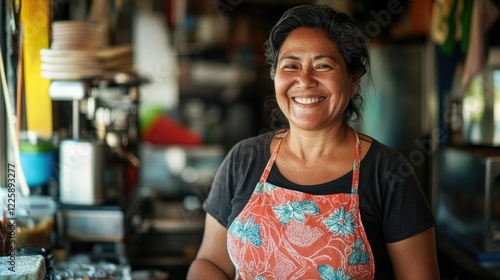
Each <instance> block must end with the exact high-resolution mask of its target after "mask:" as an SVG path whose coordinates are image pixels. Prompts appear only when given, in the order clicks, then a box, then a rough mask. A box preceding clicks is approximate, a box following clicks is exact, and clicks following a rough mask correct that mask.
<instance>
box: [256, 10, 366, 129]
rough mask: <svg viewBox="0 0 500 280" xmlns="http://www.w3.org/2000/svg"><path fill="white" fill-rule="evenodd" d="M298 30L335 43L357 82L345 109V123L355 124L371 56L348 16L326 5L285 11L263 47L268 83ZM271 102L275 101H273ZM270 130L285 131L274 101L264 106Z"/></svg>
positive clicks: (281, 114) (364, 40)
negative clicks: (288, 40) (285, 44)
mask: <svg viewBox="0 0 500 280" xmlns="http://www.w3.org/2000/svg"><path fill="white" fill-rule="evenodd" d="M299 27H315V28H319V29H321V30H323V31H324V32H325V33H326V34H327V35H328V36H329V37H330V39H331V40H332V41H333V42H335V43H336V44H337V46H338V48H339V50H340V53H341V54H342V57H343V58H344V60H345V62H346V64H347V71H348V72H349V75H353V76H354V77H355V78H357V79H358V85H357V86H356V90H355V95H354V97H353V98H352V99H351V100H350V101H349V104H348V105H347V109H346V114H345V117H344V121H346V122H348V121H357V120H359V119H360V118H361V109H362V105H363V97H362V96H361V95H360V91H361V89H360V87H359V79H360V78H361V77H362V76H363V75H364V74H366V73H367V72H368V70H369V67H370V54H369V50H368V43H367V41H366V39H365V37H364V36H363V34H362V33H361V31H360V30H359V29H358V28H357V27H356V26H355V25H354V23H353V22H352V21H351V19H350V18H349V16H347V15H346V14H345V13H342V12H340V11H338V10H335V9H333V8H331V7H329V6H326V5H312V4H307V5H300V6H296V7H293V8H290V9H289V10H287V11H286V12H285V13H284V14H283V16H282V17H281V19H280V20H279V21H278V22H277V23H276V25H274V27H273V28H272V29H271V33H270V35H269V39H268V40H267V41H266V43H265V44H264V48H265V56H266V62H267V63H268V64H269V65H270V66H271V79H273V80H274V75H275V74H276V65H277V61H278V55H279V51H280V49H281V46H282V44H283V42H284V41H285V39H286V37H287V36H288V35H289V34H290V32H292V31H293V30H295V29H297V28H299ZM272 99H275V97H274V98H272ZM264 106H265V108H266V111H267V112H268V115H269V116H268V117H270V118H271V119H270V120H269V121H270V126H271V128H288V127H289V123H288V120H287V119H286V118H285V116H284V115H283V113H282V112H281V110H280V109H279V107H278V106H277V102H276V100H267V101H266V103H265V105H264Z"/></svg>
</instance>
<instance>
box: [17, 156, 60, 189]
mask: <svg viewBox="0 0 500 280" xmlns="http://www.w3.org/2000/svg"><path fill="white" fill-rule="evenodd" d="M19 157H20V160H21V166H22V168H23V173H24V176H25V177H26V183H27V184H28V186H29V187H38V186H41V185H44V184H46V183H48V182H49V180H50V178H51V177H52V170H53V169H52V165H53V163H54V152H53V151H47V152H20V153H19Z"/></svg>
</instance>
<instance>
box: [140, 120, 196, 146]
mask: <svg viewBox="0 0 500 280" xmlns="http://www.w3.org/2000/svg"><path fill="white" fill-rule="evenodd" d="M142 138H143V140H144V141H147V142H149V143H152V144H156V145H201V144H203V138H202V137H201V136H200V135H198V134H197V133H195V132H193V131H191V130H190V129H189V128H187V127H185V126H183V125H182V124H180V123H178V122H176V121H173V120H171V119H169V118H168V117H166V116H157V117H156V118H155V119H154V120H153V121H152V122H151V124H150V125H149V126H148V128H146V129H145V131H144V134H143V137H142Z"/></svg>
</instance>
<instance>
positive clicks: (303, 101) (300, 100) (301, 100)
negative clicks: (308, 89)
mask: <svg viewBox="0 0 500 280" xmlns="http://www.w3.org/2000/svg"><path fill="white" fill-rule="evenodd" d="M294 99H295V102H297V103H300V104H313V103H317V102H320V101H323V100H324V99H325V98H324V97H313V98H306V97H295V98H294Z"/></svg>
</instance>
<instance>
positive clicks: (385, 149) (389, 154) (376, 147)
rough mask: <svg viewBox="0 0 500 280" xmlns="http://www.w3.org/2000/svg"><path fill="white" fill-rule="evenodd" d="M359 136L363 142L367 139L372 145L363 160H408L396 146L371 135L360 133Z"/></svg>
mask: <svg viewBox="0 0 500 280" xmlns="http://www.w3.org/2000/svg"><path fill="white" fill-rule="evenodd" d="M359 138H360V141H361V142H363V141H366V142H368V143H369V145H370V146H369V148H368V151H367V153H366V155H365V157H364V159H363V160H366V161H369V162H386V163H397V162H401V161H406V158H405V156H404V155H403V153H401V152H400V151H398V150H396V149H395V148H392V147H389V146H388V145H386V144H384V143H382V142H380V141H378V140H377V139H375V138H373V137H371V136H368V135H364V134H360V136H359Z"/></svg>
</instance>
